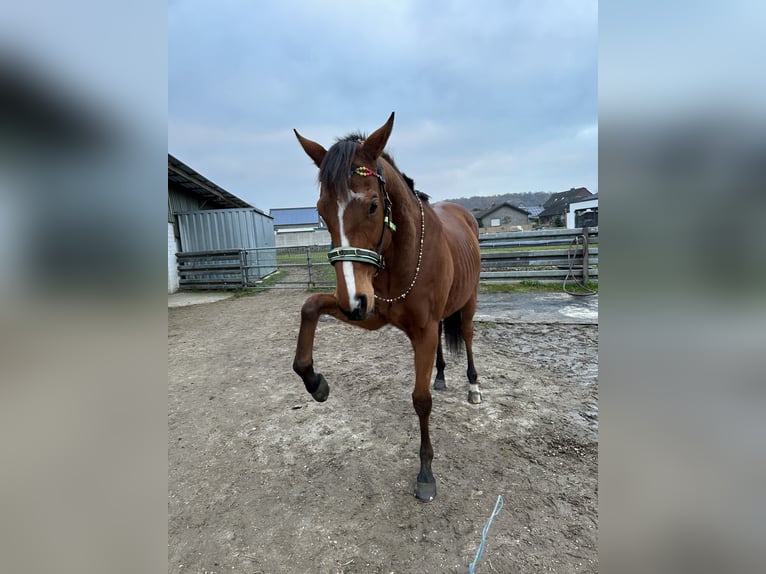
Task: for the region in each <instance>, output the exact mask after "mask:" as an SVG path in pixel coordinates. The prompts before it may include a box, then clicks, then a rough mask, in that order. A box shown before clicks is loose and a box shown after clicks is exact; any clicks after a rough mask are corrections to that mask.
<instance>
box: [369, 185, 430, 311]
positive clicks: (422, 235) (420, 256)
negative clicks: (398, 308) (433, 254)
mask: <svg viewBox="0 0 766 574" xmlns="http://www.w3.org/2000/svg"><path fill="white" fill-rule="evenodd" d="M415 199H417V200H418V205H419V206H420V250H419V251H418V266H417V267H415V276H414V277H413V278H412V281H410V286H409V287H407V289H406V290H405V291H404V293H402V294H401V295H399V296H398V297H393V298H392V299H389V298H388V297H381V296H380V295H378V294H377V293H375V298H376V299H377V300H378V301H383V302H385V303H395V302H397V301H401V300H403V299H405V298H406V297H407V295H409V294H410V291H412V288H413V287H414V286H415V281H417V279H418V274H419V273H420V263H421V262H422V261H423V239H424V238H425V236H426V214H425V213H424V212H423V202H422V201H420V198H419V197H418V195H417V193H416V194H415Z"/></svg>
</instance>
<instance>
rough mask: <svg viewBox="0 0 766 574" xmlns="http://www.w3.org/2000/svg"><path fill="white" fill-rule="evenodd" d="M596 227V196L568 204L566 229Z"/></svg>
mask: <svg viewBox="0 0 766 574" xmlns="http://www.w3.org/2000/svg"><path fill="white" fill-rule="evenodd" d="M578 227H598V194H595V195H591V196H590V197H586V198H585V199H580V200H579V201H573V202H571V203H570V204H569V211H568V212H567V229H575V228H578Z"/></svg>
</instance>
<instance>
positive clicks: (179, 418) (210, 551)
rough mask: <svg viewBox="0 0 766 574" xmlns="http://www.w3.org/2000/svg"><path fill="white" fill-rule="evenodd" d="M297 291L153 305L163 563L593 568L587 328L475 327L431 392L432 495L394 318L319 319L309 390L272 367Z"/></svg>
mask: <svg viewBox="0 0 766 574" xmlns="http://www.w3.org/2000/svg"><path fill="white" fill-rule="evenodd" d="M306 296H307V295H306V293H301V292H294V291H275V292H270V293H262V294H258V295H254V296H250V297H243V298H237V299H229V300H225V301H219V302H216V303H209V304H203V305H195V306H189V307H180V308H173V309H168V381H169V406H168V440H169V447H168V464H169V471H168V472H169V474H168V491H169V507H168V510H169V518H168V530H169V548H168V560H169V563H168V564H169V565H168V570H169V571H170V572H174V573H182V574H184V573H192V572H193V573H224V572H243V573H282V572H285V573H304V572H306V573H314V572H319V573H325V572H326V573H340V572H343V573H347V574H350V573H352V572H355V573H366V572H375V573H377V572H382V573H386V574H388V573H390V572H396V573H402V572H414V573H447V572H468V565H469V564H470V563H471V562H472V560H473V559H474V556H475V554H476V550H477V548H478V547H479V544H480V542H481V533H482V529H483V527H484V524H485V522H486V520H487V518H488V517H489V515H490V514H491V512H492V509H493V507H494V505H495V501H496V499H497V497H498V495H502V497H503V499H504V507H503V509H502V511H501V512H500V515H499V516H498V517H497V518H495V520H494V522H493V523H492V526H491V528H490V531H489V535H488V537H487V545H486V549H485V551H484V555H483V557H482V559H481V561H480V562H479V564H478V565H477V567H476V570H475V572H476V573H477V574H478V573H489V572H500V573H515V572H535V573H538V572H597V571H598V555H597V533H598V530H597V521H598V510H597V499H598V486H597V484H598V483H597V469H598V460H597V455H598V406H597V404H598V402H597V376H598V354H597V353H598V326H597V325H594V324H543V323H528V324H523V323H510V324H509V323H496V322H492V321H483V322H481V323H479V324H477V325H476V336H475V342H474V352H475V357H476V369H477V371H478V373H479V382H480V383H481V385H482V392H483V398H484V401H483V403H482V404H481V405H471V404H469V403H468V402H467V400H466V398H467V391H468V383H467V380H466V378H465V357H464V356H462V357H457V358H453V357H450V356H449V355H447V356H446V359H447V363H448V364H447V370H446V377H447V385H448V389H447V390H446V391H434V392H433V394H434V403H433V412H432V414H431V425H430V428H431V440H432V442H433V447H434V453H435V454H434V461H433V471H434V475H435V476H436V479H437V488H438V495H437V497H436V499H435V500H434V501H433V502H431V503H430V504H423V503H420V502H418V501H417V500H416V499H415V498H414V496H413V488H414V483H415V476H416V474H417V472H418V467H419V458H418V447H419V431H418V420H417V416H416V415H415V412H414V409H413V407H412V402H411V396H410V393H411V392H412V386H413V358H412V351H411V347H410V344H409V341H408V340H407V338H406V336H405V335H404V334H402V333H401V332H399V331H397V330H395V329H393V328H384V329H381V330H380V331H377V332H367V331H364V330H362V329H358V328H355V327H352V326H349V325H345V324H343V323H340V322H338V321H336V320H334V319H329V318H327V319H324V320H322V321H320V323H319V327H318V330H317V338H316V345H315V353H314V360H315V367H316V370H317V371H318V372H321V373H322V374H324V375H325V377H326V378H327V381H328V382H329V383H330V387H331V390H330V397H329V399H328V400H327V402H325V403H316V402H314V401H313V399H312V398H311V396H310V395H308V394H307V393H306V392H305V389H304V387H303V384H302V382H301V380H300V379H299V378H298V377H297V376H296V375H295V374H294V373H293V371H292V369H291V364H292V358H293V353H294V351H295V344H296V337H297V333H298V325H299V320H300V307H301V304H302V302H303V300H304V299H305V298H306Z"/></svg>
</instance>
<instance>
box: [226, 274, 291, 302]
mask: <svg viewBox="0 0 766 574" xmlns="http://www.w3.org/2000/svg"><path fill="white" fill-rule="evenodd" d="M285 274H286V273H285V271H276V272H275V273H272V274H271V275H269V276H268V277H266V279H263V280H261V282H260V283H259V284H258V285H256V286H254V287H247V288H245V289H237V290H236V291H235V292H234V297H235V298H236V297H247V296H249V295H255V294H256V293H263V292H264V291H267V290H268V289H269V288H270V287H273V286H274V284H275V283H279V280H280V279H281V278H282V277H283V276H284V275H285Z"/></svg>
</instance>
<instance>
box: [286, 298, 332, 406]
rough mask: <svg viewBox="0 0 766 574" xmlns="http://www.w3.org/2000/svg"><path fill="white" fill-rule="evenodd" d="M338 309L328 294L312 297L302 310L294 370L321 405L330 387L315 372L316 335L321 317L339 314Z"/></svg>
mask: <svg viewBox="0 0 766 574" xmlns="http://www.w3.org/2000/svg"><path fill="white" fill-rule="evenodd" d="M337 308H338V305H337V303H336V301H335V297H333V296H332V295H330V294H328V293H320V294H317V295H312V296H311V297H309V298H308V299H306V302H305V303H304V304H303V307H302V308H301V328H300V331H299V333H298V347H297V349H296V350H295V359H293V370H294V371H295V372H296V373H297V374H298V376H299V377H300V378H301V379H302V380H303V384H304V385H305V386H306V390H307V391H308V392H309V394H311V396H312V397H314V400H316V401H319V402H320V403H321V402H324V401H326V400H327V397H328V395H329V394H330V385H328V384H327V381H326V380H325V378H324V377H323V376H322V375H321V373H315V372H314V334H315V333H316V328H317V322H318V321H319V317H320V316H322V315H327V314H333V311H334V310H335V311H336V312H337Z"/></svg>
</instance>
